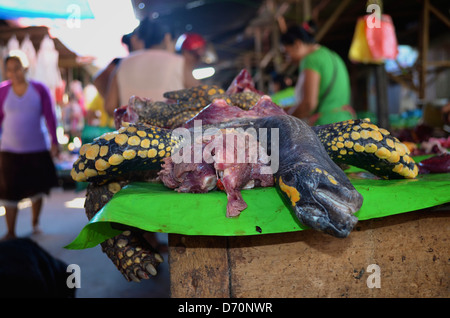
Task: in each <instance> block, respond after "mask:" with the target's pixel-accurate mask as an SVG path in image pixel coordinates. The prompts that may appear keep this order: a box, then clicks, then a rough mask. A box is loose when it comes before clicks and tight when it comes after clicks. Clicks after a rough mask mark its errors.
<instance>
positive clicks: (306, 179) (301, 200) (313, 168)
mask: <svg viewBox="0 0 450 318" xmlns="http://www.w3.org/2000/svg"><path fill="white" fill-rule="evenodd" d="M330 168H331V169H330ZM337 169H338V170H337ZM276 183H277V184H278V187H279V188H280V190H281V192H282V194H283V196H284V197H285V198H286V199H287V202H288V204H289V205H290V206H291V207H292V209H293V211H294V212H295V214H296V216H297V218H298V219H299V221H300V222H301V223H303V224H304V225H306V226H309V227H311V228H313V229H316V230H319V231H322V232H325V233H328V234H331V235H333V236H336V237H347V236H348V235H349V234H350V232H351V231H352V229H353V227H354V225H355V224H356V223H357V222H358V219H357V218H356V217H355V216H354V213H355V212H357V211H358V210H359V209H360V207H361V205H362V201H363V198H362V196H361V194H360V193H359V192H358V191H356V189H355V188H354V187H353V185H352V184H351V183H350V181H349V180H348V178H347V176H346V175H345V173H344V172H343V171H342V170H341V169H340V168H339V167H338V166H335V167H328V168H327V169H325V168H324V167H323V166H321V165H318V164H312V163H309V164H299V165H297V166H294V167H292V168H290V169H289V170H287V171H283V172H280V173H278V174H277V175H276Z"/></svg>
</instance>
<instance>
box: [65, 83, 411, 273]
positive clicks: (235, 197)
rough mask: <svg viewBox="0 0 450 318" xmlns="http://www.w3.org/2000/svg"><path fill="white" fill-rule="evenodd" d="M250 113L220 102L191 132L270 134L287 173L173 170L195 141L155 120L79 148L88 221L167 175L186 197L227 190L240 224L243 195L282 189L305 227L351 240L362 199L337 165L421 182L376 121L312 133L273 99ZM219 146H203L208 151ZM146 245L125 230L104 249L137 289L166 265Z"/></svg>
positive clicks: (190, 125)
mask: <svg viewBox="0 0 450 318" xmlns="http://www.w3.org/2000/svg"><path fill="white" fill-rule="evenodd" d="M204 89H205V88H201V87H199V88H196V89H191V90H185V91H178V92H171V93H168V94H167V96H171V98H180V100H181V101H188V100H189V98H190V97H189V96H190V94H191V95H192V94H194V96H198V95H197V94H198V93H199V91H201V90H204ZM209 89H210V88H209ZM214 95H216V94H211V95H210V96H214ZM176 96H178V97H176ZM192 100H193V99H191V101H192ZM136 101H137V100H136ZM150 103H152V102H150ZM144 104H147V102H146V101H144ZM179 104H181V103H179ZM167 105H169V104H167ZM161 106H163V104H161ZM144 108H145V107H142V109H144ZM247 109H248V110H244V109H242V108H240V107H238V106H233V105H230V100H229V99H227V98H223V96H222V97H218V96H216V97H214V98H212V99H211V102H210V104H209V105H207V106H206V107H204V108H202V109H201V110H200V111H197V113H196V115H195V117H193V118H192V119H191V120H189V121H188V122H187V123H186V124H184V125H183V126H184V127H185V128H186V129H187V131H188V132H189V134H190V135H191V136H194V122H195V120H202V123H203V125H204V126H202V129H203V131H205V130H206V129H210V128H215V129H217V130H219V131H221V132H224V133H227V132H229V131H230V129H231V130H236V129H242V131H247V130H248V129H249V128H252V129H256V130H259V129H265V131H266V132H267V134H266V135H264V138H263V137H262V136H260V135H258V136H257V139H258V140H257V142H262V141H263V140H262V139H264V141H265V142H266V144H265V148H266V149H265V150H266V151H267V153H272V152H273V150H274V149H273V147H275V146H276V147H277V148H278V152H279V156H278V158H279V164H278V169H277V170H276V171H273V174H270V175H269V178H267V174H264V175H263V174H261V173H260V172H261V169H262V168H264V167H267V162H266V163H261V161H258V160H257V161H256V162H245V163H235V162H233V163H232V164H230V165H228V164H225V165H220V164H217V163H214V162H213V163H208V162H205V161H200V162H195V163H185V162H181V163H174V162H173V161H172V157H173V156H174V155H175V154H179V153H180V151H181V150H182V151H185V152H186V151H189V147H186V146H185V144H184V143H183V141H184V139H186V138H187V137H186V135H184V137H183V136H180V135H178V134H177V135H174V134H172V132H173V130H172V129H168V128H162V127H158V126H152V125H149V124H147V123H148V120H144V119H143V118H142V117H141V119H138V120H137V122H135V123H124V124H123V126H122V127H121V128H119V129H118V130H117V131H115V132H112V133H107V134H104V135H102V136H100V137H98V138H96V139H95V140H94V141H93V142H92V143H90V144H85V145H83V147H82V148H81V149H80V157H79V158H78V160H77V161H76V162H75V163H74V166H73V169H72V172H71V174H72V177H73V179H74V180H76V181H87V182H89V183H90V184H89V186H88V189H87V197H86V213H87V215H88V218H92V216H93V215H95V213H97V212H98V211H99V210H100V209H101V207H103V206H104V204H106V203H107V202H108V201H109V200H110V199H111V198H112V196H113V195H114V193H116V192H117V191H119V190H120V189H121V188H122V187H123V186H124V185H126V184H128V183H129V182H131V181H135V180H149V179H154V178H155V177H156V175H157V174H158V173H159V177H160V179H161V180H162V182H164V183H165V184H166V185H167V186H169V187H171V188H174V189H177V190H178V191H185V192H207V191H211V190H214V189H216V187H217V185H218V184H219V183H220V184H221V185H222V186H223V188H224V191H225V192H226V193H227V196H228V206H227V216H236V215H238V214H239V213H240V212H241V211H242V210H244V209H245V207H246V205H245V202H243V200H242V197H239V196H240V190H241V189H243V188H245V187H248V186H249V185H250V187H251V186H271V185H276V186H277V187H278V188H279V189H280V193H282V196H283V197H284V199H285V200H286V202H287V205H288V206H290V207H291V208H292V210H293V212H294V213H295V215H296V216H297V217H298V219H299V221H300V222H302V223H303V224H305V225H307V226H309V227H311V228H313V229H316V230H320V231H323V232H325V233H328V234H331V235H333V236H336V237H346V236H348V235H349V233H350V232H351V230H352V229H353V227H354V225H355V224H356V222H357V218H356V217H355V216H354V213H355V212H357V211H358V210H359V208H360V207H361V205H362V201H363V198H362V196H361V195H360V194H359V193H358V192H357V191H356V190H355V188H354V187H353V185H352V184H351V183H350V181H349V179H348V178H347V176H346V174H345V173H344V171H343V170H342V169H341V168H340V167H339V166H338V165H337V164H336V163H348V164H351V165H354V166H357V167H360V168H363V169H366V170H368V171H370V172H372V173H373V174H375V175H376V176H379V177H380V178H386V179H392V178H414V177H415V176H416V175H417V171H418V169H417V166H416V165H415V163H414V161H413V160H412V159H411V158H410V157H409V155H408V154H409V151H408V149H407V148H406V147H405V146H404V145H403V144H402V143H401V142H400V141H399V140H398V139H396V138H395V137H393V136H391V135H390V134H389V132H388V131H386V130H385V129H383V128H379V127H377V126H376V125H374V124H372V123H371V122H370V121H368V120H349V121H345V122H340V123H336V124H331V125H326V126H317V127H309V126H308V125H307V124H305V123H304V122H303V121H301V120H299V119H297V118H294V117H292V116H288V115H286V114H285V113H284V111H283V110H282V109H280V108H279V107H278V106H277V105H275V104H274V103H272V101H271V100H270V98H269V97H268V96H260V95H259V99H258V101H257V102H256V103H254V104H253V106H252V107H248V108H247ZM143 113H144V112H141V116H142V114H143ZM147 114H150V113H148V112H147ZM153 114H154V113H153ZM153 117H155V116H153ZM156 117H157V116H156ZM165 118H169V116H166V115H164V117H163V118H161V120H162V121H164V120H166V119H165ZM157 119H159V118H153V119H151V120H157ZM166 122H167V121H166ZM274 129H275V130H274ZM273 131H278V132H279V134H278V137H279V138H278V139H276V145H275V143H272V136H271V134H272V132H273ZM202 136H203V135H202ZM202 138H203V137H202ZM212 139H213V138H209V139H208V140H204V139H202V141H201V143H202V149H205V147H207V146H208V145H209V143H210V142H211V140H212ZM234 149H235V148H234ZM180 189H181V190H180ZM224 217H225V214H224ZM145 236H146V233H145V232H144V231H142V230H140V229H130V228H124V232H123V233H122V234H121V235H119V236H117V237H114V238H111V239H109V240H107V241H106V242H103V243H102V244H101V246H102V249H103V251H104V252H105V253H106V254H107V255H108V257H109V258H110V259H111V260H112V261H113V262H114V263H115V264H116V266H117V267H118V269H119V270H120V271H121V272H122V273H123V274H124V276H125V277H126V278H127V279H128V280H133V281H139V280H140V279H146V278H148V277H149V275H155V274H156V268H157V266H158V264H159V263H161V262H162V261H163V260H162V257H161V256H160V254H159V253H158V252H157V247H156V246H152V244H150V243H149V242H148V241H147V240H146V239H145Z"/></svg>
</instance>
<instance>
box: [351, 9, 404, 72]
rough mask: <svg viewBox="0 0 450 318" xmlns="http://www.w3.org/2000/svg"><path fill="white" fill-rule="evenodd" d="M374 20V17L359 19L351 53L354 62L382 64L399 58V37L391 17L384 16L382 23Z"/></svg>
mask: <svg viewBox="0 0 450 318" xmlns="http://www.w3.org/2000/svg"><path fill="white" fill-rule="evenodd" d="M373 19H374V17H373V16H372V15H365V16H363V17H360V18H358V21H357V23H356V28H355V33H354V35H353V40H352V44H351V46H350V51H349V59H350V60H351V61H352V62H355V63H366V64H367V63H371V64H381V63H383V61H384V60H386V59H395V58H396V57H397V54H398V44H397V36H396V35H395V28H394V24H393V23H392V19H391V17H390V16H389V15H387V14H383V15H382V16H381V19H380V21H378V22H374V21H373Z"/></svg>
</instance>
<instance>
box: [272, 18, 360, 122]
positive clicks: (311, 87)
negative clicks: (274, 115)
mask: <svg viewBox="0 0 450 318" xmlns="http://www.w3.org/2000/svg"><path fill="white" fill-rule="evenodd" d="M281 43H282V45H283V47H284V49H285V52H286V54H287V55H288V56H289V57H290V58H291V60H292V61H293V62H296V63H299V67H300V68H299V78H298V81H297V85H296V95H297V105H296V106H294V107H293V108H292V115H293V116H296V117H298V118H301V119H304V120H307V121H308V123H309V124H310V125H325V124H330V123H335V122H339V121H344V120H348V119H354V117H355V115H354V111H353V109H352V107H351V106H350V80H349V76H348V72H347V68H346V66H345V64H344V62H343V61H342V59H341V58H340V57H339V55H338V54H336V53H335V52H333V51H331V50H329V49H328V48H326V47H324V46H322V45H320V44H318V43H316V42H315V40H314V35H313V32H312V26H311V25H310V24H308V23H304V24H303V25H302V26H293V27H290V28H289V29H288V30H287V31H286V33H284V34H282V36H281Z"/></svg>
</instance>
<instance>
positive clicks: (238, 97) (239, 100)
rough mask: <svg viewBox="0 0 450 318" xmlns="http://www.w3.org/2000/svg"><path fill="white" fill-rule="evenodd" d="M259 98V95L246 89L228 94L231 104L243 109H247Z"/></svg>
mask: <svg viewBox="0 0 450 318" xmlns="http://www.w3.org/2000/svg"><path fill="white" fill-rule="evenodd" d="M260 99H261V95H259V94H258V93H255V92H251V91H246V92H240V93H235V94H232V95H230V100H231V103H230V104H231V105H234V106H238V107H239V108H242V109H243V110H249V109H251V108H252V107H253V106H255V105H256V103H257V102H258V101H259V100H260Z"/></svg>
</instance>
